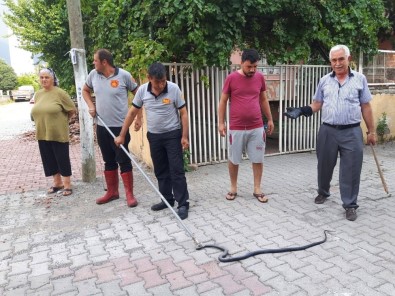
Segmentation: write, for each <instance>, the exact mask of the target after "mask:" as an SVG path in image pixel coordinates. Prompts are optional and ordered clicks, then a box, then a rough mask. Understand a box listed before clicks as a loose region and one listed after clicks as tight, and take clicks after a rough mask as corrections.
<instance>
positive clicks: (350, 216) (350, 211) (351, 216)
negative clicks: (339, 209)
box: [346, 208, 357, 221]
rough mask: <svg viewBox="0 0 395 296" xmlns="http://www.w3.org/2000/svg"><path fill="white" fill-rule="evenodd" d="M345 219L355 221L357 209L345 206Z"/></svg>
mask: <svg viewBox="0 0 395 296" xmlns="http://www.w3.org/2000/svg"><path fill="white" fill-rule="evenodd" d="M346 219H347V220H349V221H355V220H356V219H357V210H356V209H355V208H347V209H346Z"/></svg>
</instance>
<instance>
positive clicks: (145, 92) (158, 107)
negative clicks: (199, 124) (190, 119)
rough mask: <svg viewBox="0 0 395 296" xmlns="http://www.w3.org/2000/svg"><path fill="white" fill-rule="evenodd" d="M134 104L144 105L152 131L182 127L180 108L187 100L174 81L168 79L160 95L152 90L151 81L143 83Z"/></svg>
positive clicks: (163, 131) (137, 105)
mask: <svg viewBox="0 0 395 296" xmlns="http://www.w3.org/2000/svg"><path fill="white" fill-rule="evenodd" d="M132 104H133V106H135V107H136V108H141V107H142V106H143V105H144V108H145V113H146V116H147V129H148V131H149V132H150V133H153V134H162V133H166V132H170V131H174V130H177V129H180V128H181V122H180V115H179V112H178V110H179V109H181V108H183V107H184V106H185V101H184V98H183V96H182V92H181V90H180V88H179V87H178V85H177V84H175V83H173V82H170V81H167V82H166V87H165V89H164V90H163V91H162V93H160V94H159V95H158V96H155V95H154V94H153V93H152V92H151V83H150V82H147V83H145V84H143V85H141V86H140V87H139V89H138V91H137V93H136V95H135V96H134V99H133V103H132Z"/></svg>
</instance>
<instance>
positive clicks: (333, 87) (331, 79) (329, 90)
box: [313, 69, 372, 125]
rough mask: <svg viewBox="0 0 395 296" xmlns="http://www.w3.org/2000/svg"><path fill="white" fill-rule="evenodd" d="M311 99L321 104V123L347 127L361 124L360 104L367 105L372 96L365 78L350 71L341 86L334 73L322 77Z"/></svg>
mask: <svg viewBox="0 0 395 296" xmlns="http://www.w3.org/2000/svg"><path fill="white" fill-rule="evenodd" d="M313 99H314V100H315V101H318V102H322V103H323V104H322V109H321V110H322V121H323V122H326V123H329V124H334V125H347V124H354V123H358V122H361V104H364V103H369V102H370V100H371V99H372V95H371V93H370V90H369V88H368V83H367V81H366V77H365V76H364V75H363V74H361V73H358V72H356V71H353V70H351V69H350V71H349V75H348V77H347V79H346V81H344V83H343V84H342V85H341V84H340V83H339V81H338V80H337V78H336V75H335V73H334V72H331V73H329V74H327V75H325V76H324V77H322V78H321V79H320V81H319V83H318V87H317V90H316V92H315V95H314V97H313Z"/></svg>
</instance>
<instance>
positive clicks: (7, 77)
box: [0, 59, 18, 91]
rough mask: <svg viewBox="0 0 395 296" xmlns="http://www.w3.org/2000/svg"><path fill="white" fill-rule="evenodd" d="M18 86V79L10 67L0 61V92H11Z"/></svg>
mask: <svg viewBox="0 0 395 296" xmlns="http://www.w3.org/2000/svg"><path fill="white" fill-rule="evenodd" d="M17 84H18V79H17V76H16V74H15V71H14V69H13V68H12V67H10V66H8V65H7V63H6V62H4V61H3V60H2V59H0V90H2V91H7V90H13V89H15V87H16V86H17Z"/></svg>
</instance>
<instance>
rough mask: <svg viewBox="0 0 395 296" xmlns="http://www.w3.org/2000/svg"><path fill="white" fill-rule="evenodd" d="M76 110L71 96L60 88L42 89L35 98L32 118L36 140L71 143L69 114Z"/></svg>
mask: <svg viewBox="0 0 395 296" xmlns="http://www.w3.org/2000/svg"><path fill="white" fill-rule="evenodd" d="M73 110H75V104H74V102H73V101H72V100H71V98H70V96H69V95H68V94H67V93H66V92H65V91H64V90H63V89H60V88H58V87H54V88H52V89H51V90H49V91H46V90H44V89H40V90H39V91H37V92H36V95H35V97H34V106H33V108H32V112H31V114H32V116H33V119H34V123H35V125H36V139H37V140H44V141H56V142H61V143H67V142H69V117H68V113H69V112H70V111H73Z"/></svg>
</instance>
